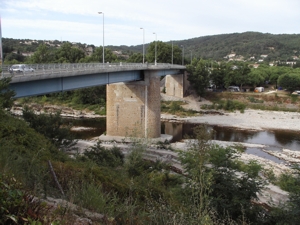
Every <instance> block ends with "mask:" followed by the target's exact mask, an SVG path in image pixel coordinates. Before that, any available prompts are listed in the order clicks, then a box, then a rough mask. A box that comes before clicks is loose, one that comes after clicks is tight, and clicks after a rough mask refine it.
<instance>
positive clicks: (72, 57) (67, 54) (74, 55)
mask: <svg viewBox="0 0 300 225" xmlns="http://www.w3.org/2000/svg"><path fill="white" fill-rule="evenodd" d="M84 57H85V54H84V52H83V51H82V50H81V49H78V48H76V47H72V45H71V43H69V42H66V43H64V44H63V45H62V46H61V47H60V48H59V49H58V50H57V51H56V52H55V61H56V62H59V63H78V62H79V61H80V59H82V58H84Z"/></svg>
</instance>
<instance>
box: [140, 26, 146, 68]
mask: <svg viewBox="0 0 300 225" xmlns="http://www.w3.org/2000/svg"><path fill="white" fill-rule="evenodd" d="M140 29H142V30H143V64H144V63H145V29H144V28H142V27H141V28H140Z"/></svg>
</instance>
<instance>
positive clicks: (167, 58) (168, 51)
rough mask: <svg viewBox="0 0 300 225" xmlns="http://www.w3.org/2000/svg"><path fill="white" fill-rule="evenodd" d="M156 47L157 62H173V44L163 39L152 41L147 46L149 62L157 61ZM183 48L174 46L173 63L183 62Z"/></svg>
mask: <svg viewBox="0 0 300 225" xmlns="http://www.w3.org/2000/svg"><path fill="white" fill-rule="evenodd" d="M155 49H156V62H157V63H172V45H170V44H167V43H164V42H162V41H156V42H151V43H150V44H149V46H148V48H147V55H146V58H147V61H148V62H149V63H154V62H155ZM181 52H182V51H181V49H180V48H179V47H178V46H177V45H175V46H173V63H174V64H181V62H182V61H181V59H182V58H181Z"/></svg>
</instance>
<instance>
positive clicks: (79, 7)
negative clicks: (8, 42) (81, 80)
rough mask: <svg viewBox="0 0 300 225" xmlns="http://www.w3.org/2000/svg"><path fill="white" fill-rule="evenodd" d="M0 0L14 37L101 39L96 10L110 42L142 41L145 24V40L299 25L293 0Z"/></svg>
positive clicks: (286, 29) (293, 29) (281, 30)
mask: <svg viewBox="0 0 300 225" xmlns="http://www.w3.org/2000/svg"><path fill="white" fill-rule="evenodd" d="M2 1H3V4H2V5H1V9H0V14H1V16H2V18H3V24H2V27H3V32H2V33H3V35H6V34H7V36H8V37H13V38H18V37H22V38H26V37H27V36H26V35H27V34H28V35H36V36H37V37H41V38H43V39H50V38H51V39H53V37H60V36H63V37H65V38H71V39H70V41H72V40H75V39H76V40H79V41H80V40H81V42H85V43H91V44H95V45H101V43H102V41H101V40H100V39H99V37H100V36H101V35H100V34H101V33H102V27H101V26H102V22H103V21H102V19H103V18H102V15H99V14H98V12H99V11H101V12H104V20H105V42H106V43H107V44H110V45H123V44H125V45H137V44H142V32H141V30H140V27H143V28H144V29H145V42H146V43H147V42H151V41H153V40H154V39H155V37H154V35H153V32H156V33H157V38H158V40H162V41H169V40H182V39H189V38H194V37H199V36H206V35H213V34H222V33H234V32H245V31H259V32H269V33H299V31H300V27H299V26H298V25H297V21H299V20H300V15H299V13H298V9H299V8H300V1H298V0H286V1H282V0H263V1H262V0H227V1H224V0H213V1H207V0H186V1H184V2H183V1H174V0H163V1H162V0H151V1H140V0H118V1H107V0H105V1H104V0H86V1H82V0H63V1H62V0H60V1H58V0H42V1H41V0H2ZM25 28H26V29H27V30H26V29H25ZM16 30H19V31H22V32H16ZM48 37H49V38H48ZM27 38H31V37H27ZM81 38H82V39H81Z"/></svg>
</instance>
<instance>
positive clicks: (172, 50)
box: [172, 41, 173, 65]
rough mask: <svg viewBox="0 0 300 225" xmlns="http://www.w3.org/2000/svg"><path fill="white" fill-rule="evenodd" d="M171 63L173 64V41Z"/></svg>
mask: <svg viewBox="0 0 300 225" xmlns="http://www.w3.org/2000/svg"><path fill="white" fill-rule="evenodd" d="M172 65H173V41H172Z"/></svg>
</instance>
